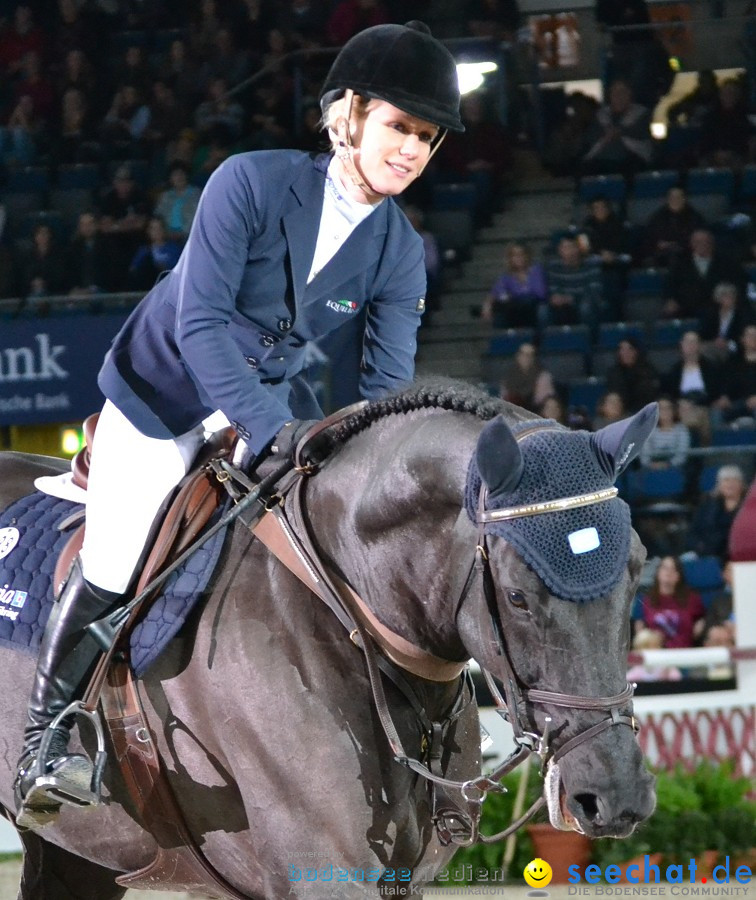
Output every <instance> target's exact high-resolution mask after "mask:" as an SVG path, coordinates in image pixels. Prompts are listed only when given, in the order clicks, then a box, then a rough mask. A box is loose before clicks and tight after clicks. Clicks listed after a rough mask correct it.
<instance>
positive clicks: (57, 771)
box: [21, 700, 107, 814]
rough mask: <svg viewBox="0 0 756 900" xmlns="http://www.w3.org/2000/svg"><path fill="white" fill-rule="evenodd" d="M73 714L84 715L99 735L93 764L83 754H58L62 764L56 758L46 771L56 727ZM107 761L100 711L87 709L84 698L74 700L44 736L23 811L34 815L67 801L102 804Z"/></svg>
mask: <svg viewBox="0 0 756 900" xmlns="http://www.w3.org/2000/svg"><path fill="white" fill-rule="evenodd" d="M71 715H77V716H84V717H85V718H87V719H89V721H90V722H91V723H92V725H93V726H94V729H95V734H96V736H97V752H96V754H95V761H94V765H92V764H91V763H90V761H89V760H88V759H87V758H86V757H84V756H82V755H81V754H71V755H70V756H63V757H58V759H59V760H61V763H60V764H59V765H58V766H57V767H56V765H55V763H56V760H55V759H53V760H52V761H51V762H52V768H51V769H50V770H49V771H46V770H47V768H48V765H49V763H48V755H49V752H50V745H51V743H52V741H53V739H54V737H55V733H56V729H57V728H58V726H59V725H60V724H61V722H62V721H63V719H65V718H66V717H67V716H71ZM106 760H107V754H106V752H105V734H104V732H103V728H102V722H101V721H100V716H99V713H98V712H97V711H93V710H90V709H87V708H86V706H85V705H84V703H83V702H82V701H81V700H74V701H73V703H70V704H69V705H68V706H67V707H66V708H65V709H63V710H61V711H60V712H59V713H58V715H57V716H55V718H54V719H53V720H52V722H51V723H50V724H49V725H48V726H47V728H46V729H45V731H44V733H43V735H42V740H41V741H40V745H39V750H38V751H37V754H36V757H35V759H34V761H33V763H32V769H31V771H30V772H29V773H28V775H29V776H34V781H33V782H32V783H31V784H30V786H29V788H28V790H27V791H26V793H25V795H24V796H23V798H22V802H21V806H22V810H23V811H28V812H29V813H32V814H33V813H34V812H35V811H36V810H39V809H40V808H43V807H45V806H48V807H49V806H51V805H52V804H55V803H67V804H69V805H71V806H78V807H82V806H98V805H99V804H100V803H102V796H101V788H102V776H103V772H104V770H105V762H106ZM90 772H91V774H90ZM50 801H51V802H52V803H51V802H50Z"/></svg>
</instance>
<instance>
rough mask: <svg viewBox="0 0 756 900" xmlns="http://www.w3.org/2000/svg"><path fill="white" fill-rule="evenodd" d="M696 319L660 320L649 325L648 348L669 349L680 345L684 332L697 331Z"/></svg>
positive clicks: (699, 324) (697, 323)
mask: <svg viewBox="0 0 756 900" xmlns="http://www.w3.org/2000/svg"><path fill="white" fill-rule="evenodd" d="M700 327H701V323H700V322H699V321H698V319H661V320H658V321H656V322H653V323H652V324H651V327H650V329H649V334H648V342H649V346H655V347H670V346H672V345H675V346H676V345H677V344H679V343H680V338H681V337H682V336H683V335H684V334H685V332H686V331H698V329H699V328H700Z"/></svg>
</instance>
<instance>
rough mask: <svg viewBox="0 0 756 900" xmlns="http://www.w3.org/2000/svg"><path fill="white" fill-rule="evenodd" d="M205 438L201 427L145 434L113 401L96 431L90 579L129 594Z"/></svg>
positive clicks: (87, 541)
mask: <svg viewBox="0 0 756 900" xmlns="http://www.w3.org/2000/svg"><path fill="white" fill-rule="evenodd" d="M204 440H205V429H204V427H203V426H202V425H198V426H197V427H196V428H195V429H193V430H192V431H189V432H187V433H186V434H182V435H180V436H179V437H177V438H173V439H170V438H169V439H166V440H162V439H159V438H151V437H147V436H146V435H144V434H142V432H141V431H139V430H138V429H137V428H136V427H135V426H134V425H132V424H131V422H129V420H128V419H127V418H126V417H125V416H124V415H123V413H121V412H120V411H119V410H118V409H117V408H116V407H115V406H114V405H113V404H112V403H111V402H110V401H109V400H107V401H106V402H105V406H104V407H103V410H102V413H101V414H100V419H99V421H98V423H97V430H96V431H95V438H94V444H93V447H92V461H91V465H90V470H89V483H88V487H87V519H86V522H87V527H86V533H85V537H84V546H83V547H82V550H81V560H82V570H83V573H84V577H85V578H86V579H87V581H90V582H91V583H92V584H94V585H95V586H96V587H100V588H104V589H105V590H108V591H115V592H117V593H123V592H124V591H125V590H126V588H127V587H128V584H129V582H130V581H131V576H132V574H133V572H134V569H135V568H136V564H137V562H138V560H139V556H140V554H141V553H142V550H143V549H144V545H145V543H146V541H147V536H148V534H149V531H150V528H151V526H152V522H153V520H154V518H155V515H156V514H157V511H158V509H159V508H160V506H161V504H162V502H163V500H165V498H166V497H167V495H168V494H169V493H170V492H171V491H172V490H173V489H174V488H175V487H176V485H177V484H178V483H179V481H181V479H182V478H183V477H184V475H186V473H187V472H188V471H189V467H190V466H191V464H192V461H193V460H194V458H195V456H196V455H197V452H198V451H199V449H200V447H201V446H202V444H203V442H204Z"/></svg>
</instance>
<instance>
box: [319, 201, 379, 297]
mask: <svg viewBox="0 0 756 900" xmlns="http://www.w3.org/2000/svg"><path fill="white" fill-rule="evenodd" d="M388 206H389V201H387V200H384V201H383V203H381V205H380V206H379V207H378V208H377V209H375V210H373V212H372V213H371V214H370V215H369V216H368V217H367V218H366V219H363V221H362V222H360V224H359V225H358V226H357V227H356V228H355V229H354V231H353V232H352V233H351V234H350V235H349V237H348V238H347V240H346V242H345V243H344V244H342V245H341V247H339V249H338V250H337V252H336V254H335V255H334V256H333V257H332V258H331V259H330V260H329V261H328V262H327V263H326V265H325V266H323V268H322V269H321V271H320V272H319V273H318V274H317V275H316V276H315V278H314V279H313V281H312V288H313V290H315V291H317V293H318V294H325V293H329V292H331V291H332V290H334V289H335V288H337V287H339V285H342V284H344V282H345V281H349V279H350V278H352V277H353V276H354V275H357V274H359V273H361V272H365V271H367V270H368V269H369V268H370V267H371V266H372V265H373V264H374V263H375V261H376V260H377V259H378V258H379V257H380V255H381V253H382V252H383V244H384V240H385V234H386V232H387V231H388ZM305 277H307V276H305ZM349 299H352V300H356V301H357V302H358V303H360V305H362V301H363V300H364V299H365V298H364V297H350V298H349Z"/></svg>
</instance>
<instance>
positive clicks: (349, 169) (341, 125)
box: [336, 88, 386, 197]
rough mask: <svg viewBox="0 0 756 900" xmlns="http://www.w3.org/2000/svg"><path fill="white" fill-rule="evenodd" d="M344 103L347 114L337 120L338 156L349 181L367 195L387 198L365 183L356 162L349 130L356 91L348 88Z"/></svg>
mask: <svg viewBox="0 0 756 900" xmlns="http://www.w3.org/2000/svg"><path fill="white" fill-rule="evenodd" d="M344 101H345V105H346V110H345V113H344V115H343V116H340V117H339V118H338V119H337V120H336V136H337V137H338V139H339V144H338V147H337V149H336V156H337V157H338V159H339V161H340V162H341V165H342V166H343V167H344V171H345V172H346V174H347V175H348V176H349V180H350V181H351V182H352V184H353V185H354V186H355V187H358V188H359V189H360V190H361V191H364V192H365V193H366V194H373V195H374V196H376V197H385V196H386V195H385V194H382V193H381V192H380V191H376V189H375V188H374V187H373V186H372V185H371V184H368V183H367V181H365V179H364V178H363V177H362V175H361V174H360V172H359V171H358V169H357V164H356V163H355V161H354V151H355V147H354V144H353V143H352V134H351V131H350V129H349V123H350V122H351V120H352V104H353V103H354V91H353V90H352V89H351V88H347V89H346V91H345V92H344Z"/></svg>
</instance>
